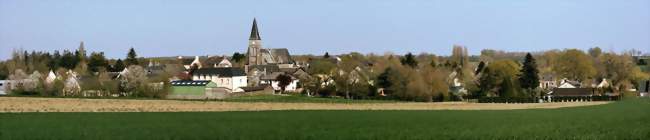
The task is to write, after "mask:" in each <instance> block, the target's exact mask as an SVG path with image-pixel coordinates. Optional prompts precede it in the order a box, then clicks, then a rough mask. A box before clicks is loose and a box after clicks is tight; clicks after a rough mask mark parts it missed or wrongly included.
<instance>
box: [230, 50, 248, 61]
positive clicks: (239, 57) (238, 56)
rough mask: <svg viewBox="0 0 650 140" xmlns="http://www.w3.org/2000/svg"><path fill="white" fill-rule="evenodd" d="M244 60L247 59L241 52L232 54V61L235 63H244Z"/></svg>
mask: <svg viewBox="0 0 650 140" xmlns="http://www.w3.org/2000/svg"><path fill="white" fill-rule="evenodd" d="M244 59H246V55H244V54H241V53H239V52H235V53H233V54H232V61H234V62H235V63H239V62H243V61H244Z"/></svg>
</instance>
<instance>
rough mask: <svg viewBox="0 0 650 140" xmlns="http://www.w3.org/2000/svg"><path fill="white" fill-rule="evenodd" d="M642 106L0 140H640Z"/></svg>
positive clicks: (118, 124) (50, 122) (186, 120)
mask: <svg viewBox="0 0 650 140" xmlns="http://www.w3.org/2000/svg"><path fill="white" fill-rule="evenodd" d="M649 122H650V100H648V99H626V100H623V101H619V102H614V103H609V104H604V105H596V106H583V107H569V108H556V109H519V110H471V111H470V110H428V111H427V110H401V111H399V110H384V111H377V110H365V111H359V110H356V111H355V110H302V111H298V110H284V111H235V112H102V113H96V112H95V113H92V112H86V113H84V112H67V113H42V112H41V113H3V114H0V139H51V138H56V139H647V138H649V137H650V125H648V124H649Z"/></svg>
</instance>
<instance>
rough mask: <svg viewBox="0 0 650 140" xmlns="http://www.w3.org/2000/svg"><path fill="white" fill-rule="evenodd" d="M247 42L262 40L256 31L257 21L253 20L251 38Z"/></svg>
mask: <svg viewBox="0 0 650 140" xmlns="http://www.w3.org/2000/svg"><path fill="white" fill-rule="evenodd" d="M248 40H262V38H261V37H260V32H259V31H257V20H256V19H255V18H253V29H251V37H250V38H249V39H248Z"/></svg>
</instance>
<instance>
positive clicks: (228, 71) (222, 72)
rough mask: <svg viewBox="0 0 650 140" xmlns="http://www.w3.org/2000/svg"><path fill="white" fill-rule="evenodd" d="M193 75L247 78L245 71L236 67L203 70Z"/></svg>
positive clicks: (198, 70)
mask: <svg viewBox="0 0 650 140" xmlns="http://www.w3.org/2000/svg"><path fill="white" fill-rule="evenodd" d="M192 75H219V76H221V77H233V76H246V73H245V72H244V69H242V68H235V67H225V68H201V69H197V70H196V71H194V73H193V74H192Z"/></svg>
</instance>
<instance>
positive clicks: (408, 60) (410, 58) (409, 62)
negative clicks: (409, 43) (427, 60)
mask: <svg viewBox="0 0 650 140" xmlns="http://www.w3.org/2000/svg"><path fill="white" fill-rule="evenodd" d="M400 62H402V65H406V66H410V67H411V68H415V67H417V66H418V61H417V60H415V56H414V55H413V54H412V53H410V52H409V53H406V55H404V57H403V58H402V59H401V60H400Z"/></svg>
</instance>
